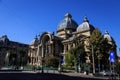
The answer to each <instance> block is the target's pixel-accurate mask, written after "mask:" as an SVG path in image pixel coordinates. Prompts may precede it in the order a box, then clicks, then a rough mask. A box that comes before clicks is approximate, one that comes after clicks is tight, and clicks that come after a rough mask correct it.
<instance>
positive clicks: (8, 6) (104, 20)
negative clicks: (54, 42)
mask: <svg viewBox="0 0 120 80" xmlns="http://www.w3.org/2000/svg"><path fill="white" fill-rule="evenodd" d="M67 12H69V13H70V14H71V15H72V18H73V19H74V20H75V21H76V22H77V23H78V25H80V24H81V23H82V22H83V18H84V16H87V18H88V19H89V21H90V23H91V24H92V25H94V26H95V27H97V28H99V29H100V31H101V32H102V33H103V34H104V31H105V30H108V31H109V33H110V35H111V36H112V37H113V38H114V40H115V41H116V44H117V49H118V48H119V47H120V35H119V34H120V28H119V26H120V0H0V36H2V35H4V34H6V35H7V36H8V38H9V39H10V40H12V41H17V42H21V43H27V44H29V43H30V42H31V41H32V40H33V38H34V37H35V35H37V34H41V33H42V32H44V31H48V32H51V33H52V32H53V31H54V32H56V30H57V26H58V24H59V22H60V21H61V20H62V19H63V18H64V15H65V14H66V13H67Z"/></svg>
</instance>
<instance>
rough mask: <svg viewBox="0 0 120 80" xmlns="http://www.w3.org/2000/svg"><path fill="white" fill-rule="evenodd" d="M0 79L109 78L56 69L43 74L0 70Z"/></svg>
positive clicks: (97, 79)
mask: <svg viewBox="0 0 120 80" xmlns="http://www.w3.org/2000/svg"><path fill="white" fill-rule="evenodd" d="M116 79H117V78H116ZM116 79H115V80H116ZM0 80H110V78H106V77H94V76H92V75H84V74H81V73H58V72H56V71H55V72H54V73H53V72H51V73H50V72H49V73H43V74H42V73H40V72H38V71H36V72H34V71H1V72H0Z"/></svg>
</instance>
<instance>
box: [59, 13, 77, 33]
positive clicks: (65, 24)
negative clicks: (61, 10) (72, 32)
mask: <svg viewBox="0 0 120 80" xmlns="http://www.w3.org/2000/svg"><path fill="white" fill-rule="evenodd" d="M77 27H78V24H77V23H76V22H75V21H74V20H72V16H71V14H69V13H67V14H65V17H64V19H63V20H62V21H61V22H60V23H59V25H58V29H57V31H59V30H61V29H64V28H73V29H76V28H77Z"/></svg>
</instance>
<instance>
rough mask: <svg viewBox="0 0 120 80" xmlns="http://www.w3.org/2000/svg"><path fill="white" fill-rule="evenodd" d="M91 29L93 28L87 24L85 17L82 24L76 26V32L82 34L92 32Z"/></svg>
mask: <svg viewBox="0 0 120 80" xmlns="http://www.w3.org/2000/svg"><path fill="white" fill-rule="evenodd" d="M93 29H94V27H93V26H92V25H91V24H89V20H88V19H87V17H86V16H85V17H84V20H83V23H82V24H80V25H79V26H78V28H77V32H84V31H88V30H93Z"/></svg>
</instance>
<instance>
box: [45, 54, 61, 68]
mask: <svg viewBox="0 0 120 80" xmlns="http://www.w3.org/2000/svg"><path fill="white" fill-rule="evenodd" d="M58 64H59V58H58V57H56V56H53V55H49V56H46V57H45V65H46V66H47V67H58Z"/></svg>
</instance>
